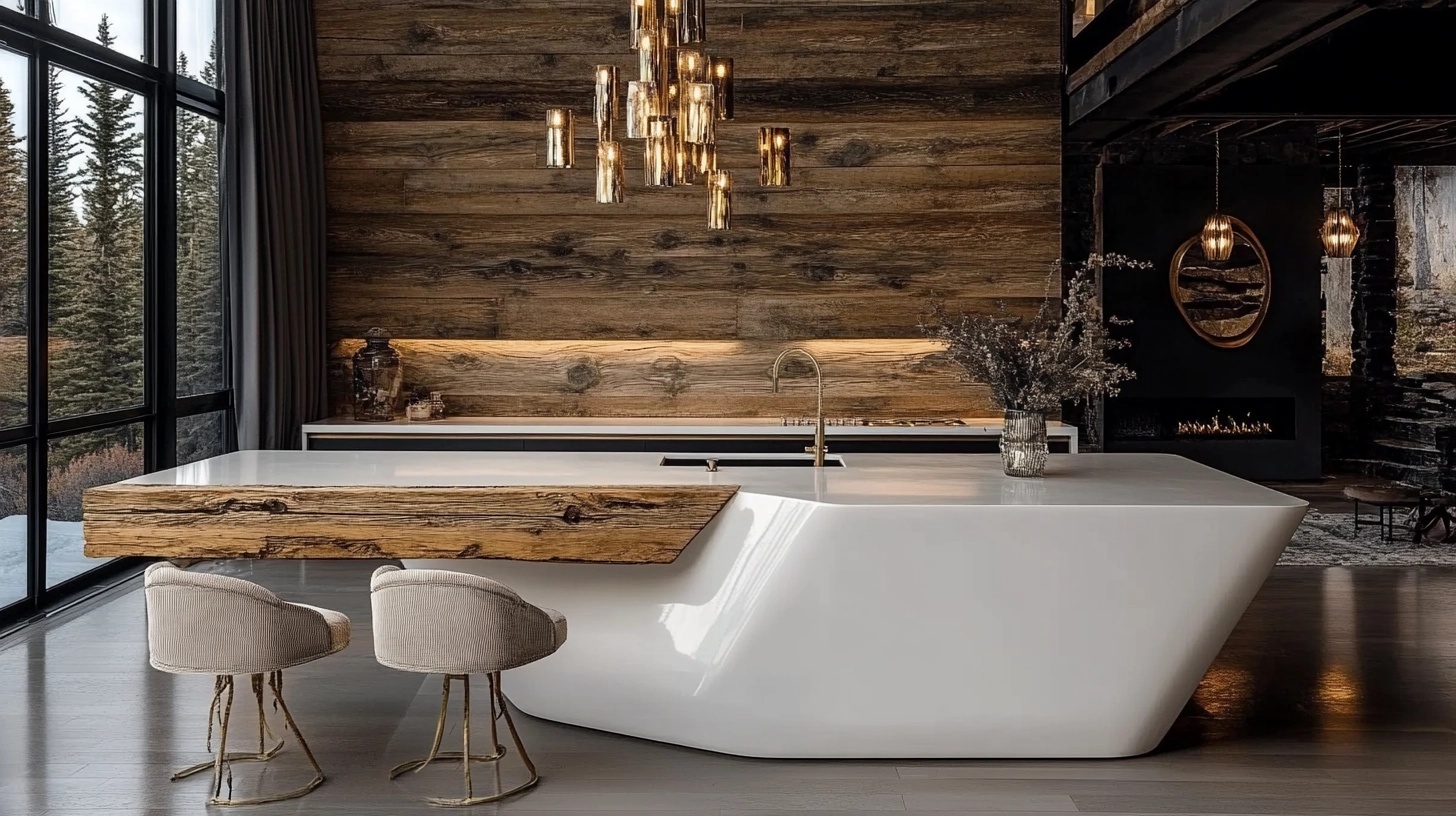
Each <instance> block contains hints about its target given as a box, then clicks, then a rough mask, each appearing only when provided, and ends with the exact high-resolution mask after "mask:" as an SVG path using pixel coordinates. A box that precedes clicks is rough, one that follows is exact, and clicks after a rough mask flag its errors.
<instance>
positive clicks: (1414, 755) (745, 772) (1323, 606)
mask: <svg viewBox="0 0 1456 816" xmlns="http://www.w3.org/2000/svg"><path fill="white" fill-rule="evenodd" d="M374 566H375V565H374V564H370V563H363V562H354V563H326V562H310V563H283V562H265V563H258V564H243V565H240V566H238V567H236V568H235V569H237V570H239V571H240V572H241V574H243V575H244V577H249V578H252V579H253V580H257V581H259V582H261V583H263V584H265V585H267V586H269V587H272V588H273V589H275V590H276V591H278V592H279V593H280V594H282V595H283V596H284V597H286V598H288V599H290V600H299V601H305V602H308V603H314V604H318V605H321V606H328V607H332V608H335V609H339V610H342V611H344V612H347V613H348V614H349V615H350V616H351V617H352V618H353V621H354V631H355V639H354V643H353V644H352V645H351V646H350V647H349V649H348V650H347V651H345V652H344V653H342V654H341V655H338V656H336V657H333V658H330V659H327V660H322V661H319V662H317V663H314V664H311V665H308V666H304V667H301V668H299V669H297V670H294V671H291V672H289V674H288V683H287V691H288V698H289V701H290V704H291V707H292V708H293V711H294V714H295V716H296V717H297V719H298V721H299V723H300V726H301V727H302V728H303V729H304V733H305V735H306V736H307V737H308V738H309V740H310V742H311V744H312V746H313V748H314V751H315V753H316V754H317V755H318V757H319V761H320V762H321V763H322V764H323V765H324V768H325V770H326V771H327V772H328V773H329V780H328V782H327V783H325V785H324V786H323V787H322V788H320V789H319V790H317V791H315V792H314V793H313V794H311V795H309V796H308V797H305V798H304V799H301V800H296V801H293V802H286V803H281V804H277V805H267V806H260V807H254V808H246V809H243V810H241V811H239V812H241V813H247V814H260V815H264V814H266V815H267V816H272V814H303V813H316V814H320V815H321V816H325V815H327V814H339V815H340V816H342V815H343V814H357V815H358V816H384V815H385V814H389V815H390V816H394V815H395V814H399V815H401V816H403V815H406V814H417V813H435V814H439V813H445V812H449V811H442V810H439V809H436V808H431V807H428V806H426V805H424V804H422V803H420V802H418V801H417V799H418V797H420V796H423V795H425V794H427V793H431V794H445V795H455V794H456V793H457V791H458V790H459V784H460V779H459V773H458V770H457V769H452V767H450V766H448V765H446V766H442V767H439V768H438V769H431V770H429V771H427V772H425V773H423V774H420V775H419V776H415V777H412V778H408V779H405V780H402V781H401V782H398V783H391V782H389V781H387V780H386V779H385V778H384V770H385V769H386V768H388V767H390V766H391V765H393V764H395V763H397V762H399V761H402V760H404V759H407V758H410V757H414V756H418V755H420V754H421V753H422V752H423V750H424V749H425V748H426V747H427V746H428V742H429V738H430V735H431V731H432V728H433V722H434V716H435V710H436V707H437V706H438V689H439V681H438V679H437V678H429V679H425V678H422V677H421V676H418V675H411V674H405V673H402V672H395V671H391V670H387V669H384V668H382V667H380V666H379V665H377V664H376V663H375V662H374V660H373V658H372V649H371V644H370V640H369V621H368V603H369V599H368V593H367V590H366V585H367V577H368V575H369V572H370V571H371V570H372V569H373V567H374ZM506 683H507V685H506V690H507V693H509V690H510V678H509V676H507V679H506ZM210 692H211V682H210V680H209V679H208V678H205V677H175V676H172V675H167V674H163V673H161V672H157V671H153V670H152V669H150V668H149V667H148V666H147V662H146V631H145V623H144V619H143V607H142V598H141V594H140V592H139V591H135V590H133V591H129V592H119V593H116V594H114V595H113V596H112V597H109V598H108V599H105V600H104V601H103V602H101V603H96V604H92V605H90V606H89V608H86V609H85V610H83V611H80V612H78V613H72V614H68V615H65V616H63V617H61V618H58V619H56V620H53V621H50V622H47V623H44V624H40V625H37V626H33V627H31V628H30V629H27V630H24V631H23V632H21V633H20V634H18V635H14V636H11V637H9V638H6V639H5V640H3V641H0V814H4V816H10V814H24V815H25V816H70V815H71V814H88V816H95V815H96V814H101V813H108V814H118V815H124V814H192V813H203V812H205V811H206V810H207V808H206V807H204V805H203V800H204V799H205V797H206V788H207V781H206V776H205V775H204V776H199V777H194V778H192V779H190V780H184V781H182V782H176V783H173V782H169V781H168V780H167V777H168V775H169V773H170V772H171V770H173V769H175V768H176V767H180V766H182V765H185V764H190V763H192V762H196V761H200V760H201V759H203V758H205V751H204V738H205V732H206V714H207V707H208V700H209V695H210ZM241 699H242V698H240V700H241ZM887 703H888V704H893V701H866V704H875V705H883V704H887ZM243 711H244V712H246V708H245V707H244V708H243ZM520 719H521V724H522V730H523V734H524V736H525V739H526V741H527V746H528V748H530V749H531V750H532V753H533V755H534V756H535V758H536V759H537V760H538V764H539V765H540V766H541V771H542V776H543V781H542V784H541V786H540V787H539V788H538V789H537V790H536V791H534V792H531V793H529V794H527V795H525V796H523V797H521V798H519V799H516V800H514V801H512V802H509V803H506V804H504V805H500V806H483V807H478V808H475V809H473V810H472V811H468V812H476V813H494V812H501V813H518V814H530V813H533V812H538V813H547V812H549V813H554V814H557V816H570V815H571V814H601V813H651V814H656V816H671V814H697V815H699V816H701V815H702V814H719V815H720V816H721V815H726V814H753V816H772V814H779V813H789V812H794V813H800V812H806V811H808V812H816V813H819V814H863V813H881V812H905V811H910V812H920V813H941V814H949V813H976V814H990V813H1017V814H1028V813H1031V814H1035V813H1064V812H1088V813H1108V814H1162V813H1177V814H1195V813H1196V814H1349V815H1350V816H1400V815H1403V814H1409V816H1437V815H1438V814H1439V816H1452V815H1453V814H1456V570H1436V569H1395V568H1366V569H1319V568H1307V567H1290V568H1279V569H1277V570H1276V571H1275V573H1274V575H1273V577H1272V578H1270V580H1269V582H1268V583H1267V584H1266V585H1265V587H1264V589H1263V591H1262V592H1261V594H1260V595H1259V597H1258V599H1257V600H1256V601H1255V602H1254V604H1253V607H1252V608H1251V609H1250V611H1249V613H1248V615H1246V616H1245V618H1244V620H1243V622H1242V623H1241V624H1240V626H1239V628H1238V630H1237V632H1236V633H1235V634H1234V636H1233V638H1232V639H1231V640H1230V642H1229V644H1228V646H1227V647H1226V648H1225V649H1224V651H1223V653H1222V655H1221V656H1220V657H1219V659H1218V661H1217V663H1216V665H1215V666H1214V667H1213V669H1212V670H1210V672H1209V673H1208V676H1207V677H1206V679H1205V680H1204V682H1203V684H1202V686H1201V687H1200V688H1199V690H1198V692H1197V694H1196V695H1195V696H1194V699H1193V700H1192V701H1191V702H1190V703H1189V705H1188V707H1187V709H1186V711H1185V712H1184V715H1183V717H1182V718H1181V719H1180V720H1179V722H1178V724H1177V725H1176V726H1175V727H1174V729H1173V732H1172V733H1171V734H1170V735H1169V737H1168V739H1167V740H1166V741H1165V744H1164V746H1163V747H1162V748H1161V749H1160V750H1159V751H1158V752H1156V753H1154V754H1153V755H1150V756H1147V757H1142V758H1138V759H1131V760H1116V761H1056V762H1044V761H1035V762H1032V761H1023V762H1002V761H997V762H943V761H936V762H797V761H793V762H790V761H755V760H746V759H739V758H734V757H726V756H719V755H715V754H707V753H702V752H697V751H692V750H688V749H682V748H675V747H672V746H666V745H658V744H654V743H647V742H641V741H637V740H632V739H626V738H622V737H615V736H611V735H607V734H601V733H596V732H592V731H586V730H581V729H575V728H570V727H565V726H559V725H555V724H552V723H548V722H544V721H540V720H533V719H531V718H529V717H524V716H522V717H521V718H520ZM248 721H249V718H246V717H245V718H244V719H243V720H242V722H248ZM240 730H242V731H243V733H246V732H247V728H245V727H244V728H241V729H240ZM297 760H298V755H297V753H296V751H289V752H287V753H285V754H284V755H283V756H280V757H279V758H278V759H276V760H274V761H273V762H272V763H269V765H268V766H266V770H264V771H263V776H261V777H260V776H259V772H260V766H256V765H253V766H249V765H248V764H239V765H237V766H235V767H236V769H237V770H236V776H235V782H236V788H235V791H236V793H237V794H238V795H247V794H248V793H250V792H253V791H256V790H257V789H258V784H259V783H260V781H261V782H262V783H264V784H266V785H268V786H270V787H273V788H277V787H280V786H285V785H289V784H290V783H293V784H297V783H299V782H301V781H302V780H303V779H305V778H306V774H305V773H304V771H303V768H302V767H301V766H300V765H301V763H299V762H298V761H297ZM510 773H519V770H517V769H516V768H515V767H514V766H512V767H511V768H510V769H508V779H507V781H509V774H510ZM481 776H482V777H484V776H485V775H484V774H481ZM487 779H488V778H487Z"/></svg>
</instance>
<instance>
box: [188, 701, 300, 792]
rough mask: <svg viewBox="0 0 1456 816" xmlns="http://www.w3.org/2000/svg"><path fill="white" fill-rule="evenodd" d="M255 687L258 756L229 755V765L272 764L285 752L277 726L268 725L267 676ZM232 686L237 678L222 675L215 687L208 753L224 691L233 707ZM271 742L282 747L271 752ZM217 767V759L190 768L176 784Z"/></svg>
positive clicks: (210, 716) (208, 713)
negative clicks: (265, 686) (264, 706)
mask: <svg viewBox="0 0 1456 816" xmlns="http://www.w3.org/2000/svg"><path fill="white" fill-rule="evenodd" d="M252 684H253V696H254V697H255V698H256V699H257V701H258V752H257V753H256V754H248V753H236V754H228V756H227V761H228V762H267V761H268V760H270V759H272V758H273V757H275V756H277V755H278V752H279V751H281V750H283V738H282V737H279V736H278V735H276V734H274V733H273V726H272V725H270V724H269V723H268V719H267V717H265V716H264V714H263V675H261V674H255V675H253V676H252ZM232 685H233V678H231V677H229V676H227V675H225V674H223V675H218V677H217V679H216V681H215V682H214V684H213V690H212V705H211V706H210V707H209V708H208V710H207V750H208V751H211V750H212V726H213V723H215V722H216V721H217V717H218V703H219V702H220V701H221V699H222V695H223V692H224V691H226V692H227V694H228V697H229V703H231V697H232ZM268 739H272V740H277V743H278V744H276V745H274V746H273V747H272V748H268V747H267V742H266V740H268ZM215 764H217V760H216V759H215V758H214V759H209V760H207V761H206V762H199V763H197V764H196V765H189V766H187V767H186V768H183V769H182V770H180V771H178V772H176V773H174V774H172V781H173V782H176V781H177V780H179V779H186V778H187V777H189V776H192V775H193V774H198V773H201V772H203V771H205V770H208V769H209V768H212V767H213V766H214V765H215Z"/></svg>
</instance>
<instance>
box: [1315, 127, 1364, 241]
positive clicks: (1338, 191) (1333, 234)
mask: <svg viewBox="0 0 1456 816" xmlns="http://www.w3.org/2000/svg"><path fill="white" fill-rule="evenodd" d="M1336 159H1337V161H1338V162H1339V165H1338V166H1337V168H1336V170H1335V206H1333V207H1330V208H1329V209H1328V210H1326V211H1325V223H1324V226H1322V227H1321V228H1320V241H1322V242H1323V243H1324V245H1325V255H1326V256H1328V257H1331V258H1348V257H1350V256H1351V255H1354V254H1355V245H1356V244H1358V243H1360V228H1359V227H1357V226H1355V219H1354V218H1352V217H1351V216H1350V211H1349V210H1347V209H1345V133H1344V131H1340V135H1339V147H1338V149H1337V153H1336Z"/></svg>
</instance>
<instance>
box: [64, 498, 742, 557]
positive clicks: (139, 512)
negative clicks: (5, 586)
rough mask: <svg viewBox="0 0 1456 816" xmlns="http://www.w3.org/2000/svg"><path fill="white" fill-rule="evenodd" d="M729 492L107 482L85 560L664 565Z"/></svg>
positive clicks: (88, 522)
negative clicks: (389, 560) (445, 560)
mask: <svg viewBox="0 0 1456 816" xmlns="http://www.w3.org/2000/svg"><path fill="white" fill-rule="evenodd" d="M737 490H738V488H737V487H736V486H733V485H702V486H699V485H687V486H645V487H590V488H583V487H551V486H520V487H492V486H486V487H393V486H359V487H298V486H241V487H239V486H226V487H203V486H173V485H132V484H116V485H109V486H106V487H98V488H92V489H90V490H88V491H86V494H85V499H84V513H83V525H84V526H83V530H84V533H85V538H86V545H85V551H86V555H88V556H90V557H92V558H112V557H119V556H146V557H156V558H208V559H211V558H507V559H512V560H517V561H570V562H584V563H612V564H666V563H671V562H672V561H673V560H675V559H676V558H677V557H678V555H679V554H681V552H682V551H683V549H684V548H685V547H686V546H687V545H688V543H689V542H690V541H691V540H692V539H693V536H695V535H697V533H698V532H699V531H700V530H702V529H703V527H705V526H707V524H708V522H710V521H712V519H713V517H714V516H716V515H717V514H718V512H719V511H720V510H722V509H723V507H724V506H725V505H726V504H727V503H728V500H729V499H731V498H732V497H733V495H734V493H736V492H737Z"/></svg>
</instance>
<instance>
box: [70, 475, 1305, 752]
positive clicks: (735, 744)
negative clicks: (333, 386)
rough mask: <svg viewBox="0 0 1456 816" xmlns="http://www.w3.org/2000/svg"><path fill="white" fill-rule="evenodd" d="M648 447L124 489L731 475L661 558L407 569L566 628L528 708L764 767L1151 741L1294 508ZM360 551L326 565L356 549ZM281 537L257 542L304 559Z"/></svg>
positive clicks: (279, 503) (566, 482)
mask: <svg viewBox="0 0 1456 816" xmlns="http://www.w3.org/2000/svg"><path fill="white" fill-rule="evenodd" d="M759 458H761V457H759ZM661 459H662V457H661V456H659V455H655V454H621V453H609V454H607V453H602V454H589V453H588V454H562V453H525V454H522V453H403V452H370V453H364V452H354V453H342V452H337V453H323V452H296V451H295V452H274V453H262V452H248V453H240V454H231V455H229V456H225V457H219V458H217V459H213V460H208V461H206V462H202V463H198V464H196V465H189V466H186V467H182V468H177V469H174V470H171V471H164V472H161V473H157V474H151V475H149V476H144V477H141V478H140V479H137V480H132V481H131V482H128V483H124V484H123V485H119V486H116V487H118V488H126V487H128V486H146V485H152V486H156V488H155V489H160V490H164V491H173V490H174V489H176V488H179V487H185V486H187V485H203V486H206V487H207V488H209V489H213V490H216V489H217V488H219V487H223V488H227V487H228V486H237V487H238V488H239V489H243V488H247V489H250V490H252V489H257V490H261V489H266V486H275V490H276V493H277V497H276V498H274V499H270V500H269V501H270V502H271V503H269V504H259V505H257V506H256V508H254V507H252V506H248V505H246V503H244V505H242V506H241V509H242V511H245V512H244V513H243V515H247V516H248V517H249V518H254V519H256V518H257V517H262V518H264V519H265V522H263V523H266V519H268V518H270V517H271V516H277V517H278V518H279V519H280V521H279V524H280V525H282V524H284V522H285V521H286V517H287V516H288V514H289V502H290V501H293V499H294V497H295V496H296V494H297V493H299V492H301V488H302V487H304V486H308V487H314V488H316V487H320V486H323V487H330V488H332V487H338V486H343V487H349V488H352V487H357V486H370V485H379V486H381V490H385V489H395V488H400V487H418V488H435V487H445V486H448V487H460V486H487V487H491V488H492V489H494V488H495V487H501V488H505V487H513V488H520V487H525V488H527V489H529V490H535V489H536V488H538V487H539V488H540V489H541V490H542V491H546V490H552V491H559V490H566V489H576V490H584V489H586V488H594V489H600V490H611V489H626V488H627V487H628V486H638V487H640V486H644V485H647V486H653V487H654V488H656V487H658V486H673V487H687V488H693V487H696V488H697V489H704V490H706V489H708V488H709V487H711V486H724V485H736V486H737V491H736V493H733V494H732V495H731V497H730V498H728V499H727V500H726V503H725V504H724V505H723V506H722V509H721V511H718V512H717V513H716V516H713V517H712V518H711V520H710V521H707V522H706V526H704V527H702V529H701V532H699V533H698V534H697V535H696V536H695V537H693V538H691V541H690V543H688V544H687V546H686V547H685V548H683V549H682V550H681V554H680V555H677V556H676V559H675V560H673V561H671V563H660V564H609V563H542V562H525V561H509V560H480V559H479V558H478V557H472V556H462V557H455V558H450V559H449V560H430V559H418V560H416V559H406V561H405V563H406V565H407V566H410V567H436V568H444V569H455V570H462V571H469V572H475V573H479V574H482V575H488V576H490V577H492V578H496V579H498V580H500V581H503V582H505V583H506V584H508V585H510V586H512V587H513V588H515V589H516V590H517V591H519V592H520V593H521V595H522V596H523V597H525V598H526V599H527V600H528V601H530V602H532V603H536V604H540V605H543V606H548V607H552V608H555V609H558V610H560V611H562V612H563V613H565V614H566V616H567V619H568V621H569V627H570V637H569V640H568V642H567V643H566V645H565V646H564V647H563V648H562V649H561V650H560V651H559V652H558V653H557V654H555V655H553V656H552V657H551V658H549V659H547V660H543V661H541V662H539V663H537V664H534V665H532V666H529V667H525V668H522V669H518V670H515V671H512V672H510V673H509V676H508V677H507V679H506V691H507V693H508V695H509V696H510V698H511V699H512V701H513V702H515V703H516V704H517V705H518V706H520V707H521V708H522V709H523V710H525V711H526V712H528V713H530V714H533V715H536V716H539V717H544V718H547V719H551V720H556V721H560V722H565V723H571V724H575V725H582V726H587V727H591V728H598V729H603V730H606V731H612V732H617V733H621V734H628V735H633V736H638V737H645V738H648V739H654V740H661V741H665V742H670V743H676V744H680V745H686V746H692V747H697V748H704V749H708V750H713V751H721V752H726V753H732V754H741V755H746V756H759V757H862V758H870V757H875V758H912V757H947V758H949V757H956V758H968V757H1002V758H1010V757H1118V756H1129V755H1135V754H1140V753H1144V752H1147V751H1149V750H1151V749H1153V748H1154V747H1155V746H1156V745H1157V744H1158V742H1159V740H1160V739H1161V738H1162V737H1163V735H1164V734H1165V733H1166V732H1167V730H1168V728H1169V726H1170V725H1171V724H1172V722H1173V720H1174V718H1175V717H1176V716H1177V714H1178V712H1179V710H1180V709H1181V708H1182V706H1183V705H1184V703H1185V702H1186V701H1187V700H1188V698H1189V696H1190V695H1191V694H1192V692H1193V690H1194V687H1195V686H1196V684H1197V683H1198V681H1199V679H1200V678H1201V677H1202V675H1203V673H1204V672H1205V671H1206V669H1207V668H1208V666H1209V665H1210V663H1211V662H1212V661H1213V659H1214V657H1215V656H1216V654H1217V652H1218V650H1219V648H1220V647H1221V646H1222V644H1223V643H1224V641H1225V639H1226V638H1227V637H1228V635H1229V633H1230V631H1231V630H1232V629H1233V627H1234V625H1235V623H1236V622H1237V621H1238V620H1239V618H1240V616H1241V615H1242V614H1243V612H1244V610H1245V608H1246V607H1247V605H1248V603H1249V601H1250V600H1251V599H1252V598H1253V596H1254V594H1255V592H1256V591H1257V590H1258V589H1259V587H1260V585H1261V584H1262V583H1263V581H1264V579H1265V577H1266V576H1267V575H1268V573H1269V570H1270V569H1271V568H1272V567H1273V565H1274V563H1275V561H1276V560H1277V559H1278V557H1279V554H1280V552H1281V551H1282V550H1283V548H1284V546H1285V545H1286V544H1287V543H1288V541H1289V539H1290V537H1291V535H1292V534H1293V532H1294V530H1295V528H1296V527H1297V526H1298V524H1299V522H1300V520H1301V519H1302V518H1303V516H1304V512H1305V503H1304V502H1302V501H1300V500H1297V499H1294V498H1291V497H1289V496H1285V495H1283V494H1281V493H1277V492H1275V491H1272V490H1269V489H1266V488H1263V487H1260V486H1258V485H1255V484H1252V483H1249V482H1245V481H1242V480H1240V479H1236V478H1233V477H1231V476H1227V475H1225V474H1222V473H1219V472H1217V471H1214V470H1212V469H1209V468H1206V467H1203V466H1201V465H1198V464H1195V463H1193V462H1191V461H1189V460H1186V459H1182V458H1179V457H1174V456H1166V455H1154V454H1124V455H1109V454H1081V455H1078V456H1054V457H1052V462H1051V465H1050V467H1049V469H1048V475H1047V477H1046V478H1045V479H1041V480H1026V479H1011V478H1007V477H1005V476H1003V475H1002V474H1001V472H1000V461H999V458H998V457H995V456H945V455H938V456H937V455H929V456H914V455H852V454H851V455H846V456H844V457H843V461H844V463H845V465H846V467H843V468H825V469H812V468H778V467H763V468H758V467H752V468H733V467H724V468H723V469H721V470H720V471H718V472H707V471H706V470H705V469H703V468H702V467H662V466H660V465H659V462H660V461H661ZM88 501H89V498H88ZM308 501H309V502H313V503H315V504H316V503H317V502H319V501H322V499H320V498H318V497H317V496H314V497H312V498H309V499H308ZM233 504H234V505H237V504H238V503H236V502H234V503H233ZM224 509H225V510H231V509H233V507H232V506H230V507H228V508H224ZM270 514H271V516H270ZM240 518H241V516H240ZM89 520H90V516H89V510H88V523H89ZM207 520H208V521H207V523H209V524H226V523H227V521H226V517H225V516H224V518H223V519H222V520H219V519H218V518H217V517H216V514H215V513H212V514H209V515H207ZM239 523H243V522H239ZM247 523H257V522H256V521H250V522H247ZM442 524H443V525H444V526H446V527H447V528H448V527H449V524H448V522H442ZM286 529H287V528H286V527H284V526H280V527H278V532H279V535H276V536H274V537H273V539H272V540H273V542H274V544H277V543H278V541H281V540H282V538H283V537H285V536H286ZM424 532H425V530H424V529H423V528H421V533H422V534H423V533H424ZM430 532H432V533H437V532H438V531H437V530H434V531H430ZM356 543H357V542H356V541H353V540H351V542H350V544H349V549H348V551H347V552H346V551H343V550H341V551H340V552H339V555H338V557H367V556H368V555H369V554H370V551H369V550H368V548H360V547H357V546H354V544H356ZM90 547H91V543H90V541H89V539H88V550H89V548H90ZM274 552H281V551H270V552H265V553H262V554H261V557H297V556H288V555H275V554H272V553H274ZM376 552H377V551H376ZM468 552H469V553H471V554H474V553H476V552H477V550H476V549H475V548H474V547H472V548H471V549H470V550H469V551H468ZM134 554H143V553H141V552H140V551H138V552H137V553H134ZM214 557H216V556H214ZM253 557H258V556H257V555H255V556H253Z"/></svg>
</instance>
